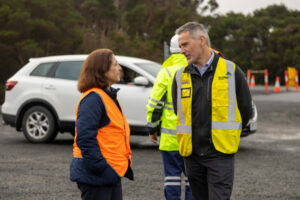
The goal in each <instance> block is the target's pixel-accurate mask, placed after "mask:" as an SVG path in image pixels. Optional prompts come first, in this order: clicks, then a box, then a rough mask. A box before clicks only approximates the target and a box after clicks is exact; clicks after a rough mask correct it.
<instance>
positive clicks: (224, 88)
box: [175, 57, 242, 157]
mask: <svg viewBox="0 0 300 200" xmlns="http://www.w3.org/2000/svg"><path fill="white" fill-rule="evenodd" d="M184 70H185V67H183V68H181V69H179V70H178V71H177V74H176V77H175V78H176V82H177V138H178V145H179V153H180V155H181V156H184V157H187V156H190V155H191V154H192V96H193V95H192V94H193V86H192V80H191V75H190V74H189V73H185V72H184ZM235 70H236V65H235V64H234V63H232V62H231V61H228V60H225V59H224V58H221V57H220V58H219V61H218V63H217V67H216V71H215V74H214V78H213V82H212V88H211V90H212V91H211V96H212V127H211V134H212V142H213V144H214V147H215V149H216V150H217V151H219V152H222V153H225V154H233V153H236V152H237V150H238V146H239V141H240V134H241V130H242V118H241V114H240V111H239V109H238V106H237V100H236V92H235Z"/></svg>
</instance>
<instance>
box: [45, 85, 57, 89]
mask: <svg viewBox="0 0 300 200" xmlns="http://www.w3.org/2000/svg"><path fill="white" fill-rule="evenodd" d="M45 89H46V90H55V89H56V88H55V87H54V86H53V85H46V86H45Z"/></svg>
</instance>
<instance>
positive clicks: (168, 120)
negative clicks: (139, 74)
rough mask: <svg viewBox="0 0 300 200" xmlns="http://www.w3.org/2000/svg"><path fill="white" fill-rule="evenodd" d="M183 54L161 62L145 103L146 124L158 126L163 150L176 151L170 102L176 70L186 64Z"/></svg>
mask: <svg viewBox="0 0 300 200" xmlns="http://www.w3.org/2000/svg"><path fill="white" fill-rule="evenodd" d="M187 64H188V63H187V61H186V58H185V56H184V55H182V54H180V53H176V54H172V55H171V56H170V57H169V58H168V59H167V60H166V61H165V62H164V64H163V67H164V68H163V69H162V70H161V71H160V72H159V73H158V75H157V77H156V80H155V83H154V85H153V89H152V91H151V94H150V98H149V100H148V104H147V122H148V124H147V126H148V127H149V128H153V129H155V128H158V127H159V125H160V126H161V127H160V132H161V135H160V145H159V149H160V150H163V151H178V144H177V137H176V114H175V113H174V109H173V104H172V94H171V91H172V82H173V78H174V76H175V73H176V71H177V70H178V69H179V68H181V67H183V66H187Z"/></svg>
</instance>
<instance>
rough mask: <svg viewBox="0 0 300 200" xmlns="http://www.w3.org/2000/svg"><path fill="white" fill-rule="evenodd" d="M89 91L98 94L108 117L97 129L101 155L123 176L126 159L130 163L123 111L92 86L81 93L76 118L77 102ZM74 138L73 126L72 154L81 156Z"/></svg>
mask: <svg viewBox="0 0 300 200" xmlns="http://www.w3.org/2000/svg"><path fill="white" fill-rule="evenodd" d="M90 92H96V93H98V94H99V95H100V97H101V99H102V101H103V103H104V107H105V109H106V114H107V115H108V118H109V119H110V123H109V125H108V126H105V127H103V128H101V129H98V134H97V137H96V138H97V141H98V145H99V147H100V150H101V153H102V156H103V157H104V158H105V160H106V162H107V163H108V164H109V165H110V166H111V167H112V168H113V169H114V170H115V171H116V172H117V173H118V174H119V176H122V177H123V176H124V175H125V173H126V171H127V169H128V160H130V163H132V162H131V150H130V144H129V136H130V129H129V125H128V123H127V121H126V119H125V116H124V113H123V111H122V112H121V111H120V109H119V108H118V106H117V105H116V104H115V102H114V101H113V100H112V99H111V97H110V96H109V95H108V94H106V93H105V92H104V91H103V90H102V89H100V88H92V89H90V90H87V91H86V92H84V93H83V94H82V96H81V97H80V99H79V102H78V105H77V108H76V120H77V112H78V108H79V104H80V102H81V100H82V99H83V98H84V97H85V96H86V95H88V94H89V93H90ZM87 123H88V122H87ZM83 134H84V133H83ZM76 138H77V130H76V127H75V139H74V145H73V156H74V157H82V154H81V150H80V148H79V147H78V146H77V144H76Z"/></svg>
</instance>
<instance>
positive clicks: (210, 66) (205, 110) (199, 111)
mask: <svg viewBox="0 0 300 200" xmlns="http://www.w3.org/2000/svg"><path fill="white" fill-rule="evenodd" d="M176 34H178V35H179V46H180V48H181V53H182V54H184V55H185V57H186V58H187V61H188V64H189V65H188V66H186V67H182V68H180V69H179V70H178V71H177V72H176V75H175V77H174V80H173V85H172V99H173V106H174V112H175V113H176V114H177V137H178V145H179V153H180V154H181V155H182V156H183V157H184V163H185V167H186V173H187V177H188V180H189V182H190V187H191V190H192V194H193V198H194V199H195V200H205V199H209V200H223V199H224V200H225V199H230V196H231V192H232V187H233V176H234V154H235V153H236V152H237V150H238V145H239V140H240V134H241V130H242V125H244V126H245V125H247V123H248V121H249V120H250V118H251V117H252V113H253V111H252V99H251V94H250V91H249V88H248V85H247V82H246V79H245V75H244V73H243V72H242V70H241V69H240V68H239V67H238V66H236V65H235V64H234V63H233V62H231V61H228V60H225V59H224V58H222V57H221V56H220V55H218V54H216V53H214V51H212V50H211V49H210V39H209V36H208V33H207V31H206V29H205V28H204V26H203V25H202V24H199V23H196V22H189V23H186V24H184V25H183V26H181V27H180V28H178V29H177V30H176Z"/></svg>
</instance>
